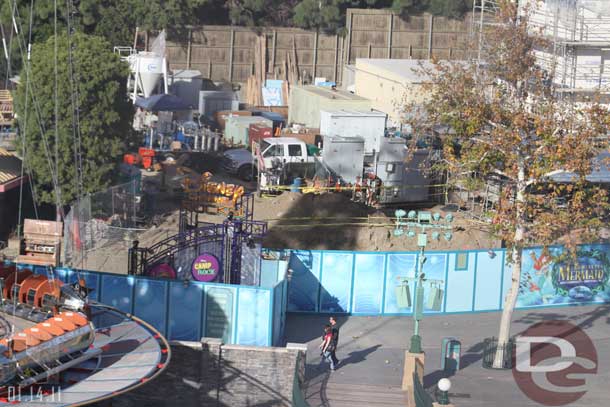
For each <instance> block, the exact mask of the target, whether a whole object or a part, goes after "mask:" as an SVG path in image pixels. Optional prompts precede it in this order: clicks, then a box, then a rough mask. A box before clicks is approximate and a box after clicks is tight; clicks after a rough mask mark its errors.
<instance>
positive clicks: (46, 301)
mask: <svg viewBox="0 0 610 407" xmlns="http://www.w3.org/2000/svg"><path fill="white" fill-rule="evenodd" d="M41 305H42V307H43V308H45V307H46V308H51V307H53V305H55V297H54V296H52V295H51V294H44V295H43V296H42V304H41Z"/></svg>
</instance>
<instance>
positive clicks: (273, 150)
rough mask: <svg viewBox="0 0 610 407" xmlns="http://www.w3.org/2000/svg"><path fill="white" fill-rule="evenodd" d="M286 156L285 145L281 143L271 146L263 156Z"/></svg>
mask: <svg viewBox="0 0 610 407" xmlns="http://www.w3.org/2000/svg"><path fill="white" fill-rule="evenodd" d="M283 156H284V146H283V145H281V144H276V145H274V146H272V147H270V148H269V149H268V150H267V151H265V153H264V154H263V157H283Z"/></svg>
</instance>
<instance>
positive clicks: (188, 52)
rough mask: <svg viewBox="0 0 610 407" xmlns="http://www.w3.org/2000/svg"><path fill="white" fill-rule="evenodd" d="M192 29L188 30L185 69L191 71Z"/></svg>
mask: <svg viewBox="0 0 610 407" xmlns="http://www.w3.org/2000/svg"><path fill="white" fill-rule="evenodd" d="M192 35H193V29H192V28H189V33H188V43H187V45H186V69H191V47H192V45H193V44H192Z"/></svg>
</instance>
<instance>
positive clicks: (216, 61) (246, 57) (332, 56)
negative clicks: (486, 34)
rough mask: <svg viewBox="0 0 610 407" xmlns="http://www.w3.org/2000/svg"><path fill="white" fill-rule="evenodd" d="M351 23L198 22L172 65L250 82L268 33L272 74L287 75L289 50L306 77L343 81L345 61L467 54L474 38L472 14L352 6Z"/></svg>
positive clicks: (172, 49) (171, 50) (171, 55)
mask: <svg viewBox="0 0 610 407" xmlns="http://www.w3.org/2000/svg"><path fill="white" fill-rule="evenodd" d="M346 23H347V24H346V27H347V33H346V35H345V36H340V35H330V34H325V33H320V32H316V31H307V30H302V29H298V28H285V27H264V28H260V29H259V30H255V29H252V28H247V27H234V26H211V25H207V26H201V27H196V28H194V29H193V30H192V31H191V34H190V36H189V39H188V40H187V41H185V42H184V43H173V42H168V59H169V61H170V65H171V68H172V69H197V70H199V71H201V72H202V73H203V75H204V76H205V77H208V78H210V79H212V80H215V81H219V80H225V81H229V82H245V81H246V80H247V79H248V77H249V76H251V75H252V74H254V72H255V59H256V58H255V55H254V54H255V49H256V48H257V47H256V46H255V44H256V42H257V38H258V37H261V36H262V37H263V38H264V40H265V42H266V61H267V64H266V66H267V77H268V78H274V77H277V78H282V77H283V76H284V75H283V69H285V65H286V64H285V61H286V59H287V54H288V53H293V52H295V51H296V55H297V58H296V59H297V61H296V62H297V64H298V69H299V72H300V74H301V76H302V77H304V78H305V80H311V79H312V78H314V77H325V78H326V79H327V80H331V81H335V82H341V79H342V73H343V66H344V65H345V64H348V63H354V62H355V59H356V58H400V59H403V58H414V59H427V58H431V57H437V58H441V59H461V58H464V57H465V55H466V49H467V48H468V43H469V38H471V37H470V24H471V16H470V14H467V15H465V16H464V18H463V19H461V20H452V19H448V18H445V17H435V16H432V15H430V14H423V15H420V16H413V17H410V18H409V19H408V20H404V19H402V18H400V16H398V15H396V14H394V13H392V12H391V11H389V10H369V9H348V10H347V17H346Z"/></svg>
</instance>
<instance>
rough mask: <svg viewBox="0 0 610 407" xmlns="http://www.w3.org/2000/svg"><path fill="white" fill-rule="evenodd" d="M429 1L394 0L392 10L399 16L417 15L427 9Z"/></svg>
mask: <svg viewBox="0 0 610 407" xmlns="http://www.w3.org/2000/svg"><path fill="white" fill-rule="evenodd" d="M429 1H430V0H394V1H393V2H392V9H393V10H394V11H395V12H396V13H398V14H400V15H401V16H405V17H406V16H409V15H412V14H419V13H421V12H423V11H425V10H426V9H427V8H428V3H429Z"/></svg>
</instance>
